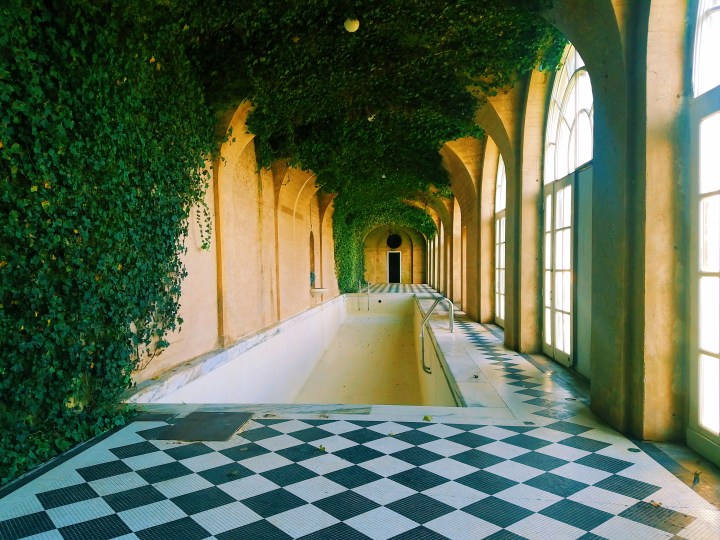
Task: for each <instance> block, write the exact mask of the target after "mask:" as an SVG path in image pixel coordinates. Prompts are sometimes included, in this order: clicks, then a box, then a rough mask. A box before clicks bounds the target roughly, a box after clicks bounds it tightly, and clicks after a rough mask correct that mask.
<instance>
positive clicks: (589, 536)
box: [577, 532, 607, 540]
mask: <svg viewBox="0 0 720 540" xmlns="http://www.w3.org/2000/svg"><path fill="white" fill-rule="evenodd" d="M577 540H607V538H605V537H604V536H598V535H597V534H593V533H591V532H588V533H585V534H583V535H582V536H581V537H580V538H578V539H577Z"/></svg>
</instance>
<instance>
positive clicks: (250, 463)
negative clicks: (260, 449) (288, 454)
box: [240, 453, 292, 473]
mask: <svg viewBox="0 0 720 540" xmlns="http://www.w3.org/2000/svg"><path fill="white" fill-rule="evenodd" d="M240 464H241V465H242V466H243V467H247V468H248V469H250V470H251V471H253V472H255V473H262V472H265V471H270V470H272V469H277V468H278V467H284V466H285V465H291V464H292V461H290V460H289V459H287V458H284V457H282V456H280V455H278V454H273V453H270V454H262V455H260V456H255V457H251V458H249V459H244V460H242V462H240Z"/></svg>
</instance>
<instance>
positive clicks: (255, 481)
mask: <svg viewBox="0 0 720 540" xmlns="http://www.w3.org/2000/svg"><path fill="white" fill-rule="evenodd" d="M218 488H220V489H221V490H223V491H224V492H225V493H227V494H228V495H230V496H231V497H232V498H233V499H236V500H238V501H242V500H243V499H249V498H250V497H255V495H261V494H263V493H267V492H268V491H272V490H274V489H277V488H278V485H277V484H276V483H275V482H271V481H270V480H268V479H267V478H265V477H264V476H260V475H257V474H256V475H253V476H247V477H245V478H240V479H238V480H233V481H232V482H226V483H225V484H220V485H219V486H218Z"/></svg>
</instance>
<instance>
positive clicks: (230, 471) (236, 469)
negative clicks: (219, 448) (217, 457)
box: [197, 463, 255, 486]
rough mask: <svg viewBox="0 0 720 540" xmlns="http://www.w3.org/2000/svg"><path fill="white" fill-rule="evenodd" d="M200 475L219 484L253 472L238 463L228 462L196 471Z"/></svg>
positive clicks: (250, 474)
mask: <svg viewBox="0 0 720 540" xmlns="http://www.w3.org/2000/svg"><path fill="white" fill-rule="evenodd" d="M197 474H198V475H199V476H202V477H203V478H204V479H205V480H207V481H208V482H211V483H212V484H214V485H216V486H219V485H220V484H225V483H227V482H232V481H233V480H237V479H239V478H245V477H247V476H252V475H253V474H255V473H254V472H253V471H251V470H250V469H248V468H247V467H243V466H242V465H240V464H239V463H228V464H227V465H221V466H220V467H214V468H212V469H206V470H204V471H200V472H199V473H197Z"/></svg>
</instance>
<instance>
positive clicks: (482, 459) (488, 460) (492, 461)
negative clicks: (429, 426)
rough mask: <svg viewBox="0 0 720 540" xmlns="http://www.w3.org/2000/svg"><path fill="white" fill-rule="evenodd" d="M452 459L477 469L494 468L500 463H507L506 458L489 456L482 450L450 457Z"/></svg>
mask: <svg viewBox="0 0 720 540" xmlns="http://www.w3.org/2000/svg"><path fill="white" fill-rule="evenodd" d="M450 459H454V460H455V461H459V462H460V463H464V464H465V465H470V466H471V467H475V468H476V469H484V468H486V467H492V466H493V465H497V464H498V463H502V462H503V461H505V458H501V457H498V456H495V455H493V454H488V453H487V452H483V451H482V450H468V451H467V452H461V453H460V454H455V455H454V456H450Z"/></svg>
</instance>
